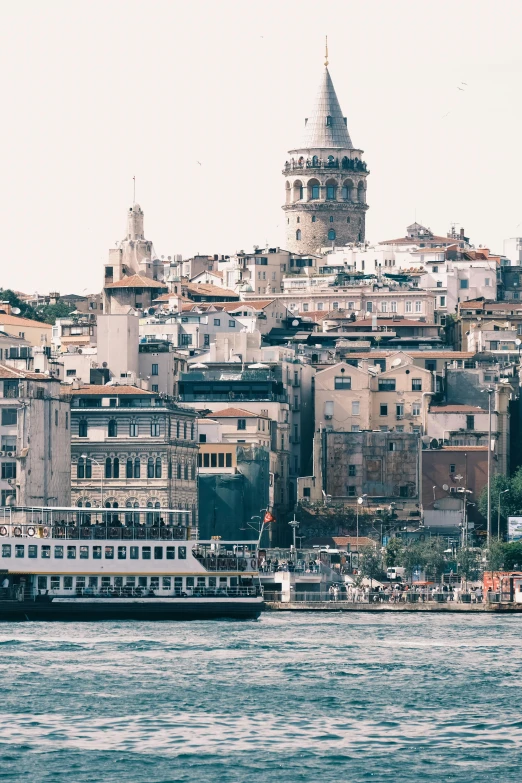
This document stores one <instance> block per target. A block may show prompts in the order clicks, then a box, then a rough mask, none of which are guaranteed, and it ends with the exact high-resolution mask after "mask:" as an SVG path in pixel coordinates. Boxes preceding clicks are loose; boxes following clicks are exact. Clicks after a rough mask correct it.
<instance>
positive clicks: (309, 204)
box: [283, 47, 369, 254]
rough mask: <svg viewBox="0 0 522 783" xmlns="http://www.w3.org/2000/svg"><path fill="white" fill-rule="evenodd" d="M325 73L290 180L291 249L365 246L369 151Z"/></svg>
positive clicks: (290, 163)
mask: <svg viewBox="0 0 522 783" xmlns="http://www.w3.org/2000/svg"><path fill="white" fill-rule="evenodd" d="M324 65H325V68H324V71H323V75H322V79H321V84H320V86H319V91H318V93H317V98H316V101H315V107H314V110H313V113H312V115H311V116H310V117H309V118H308V119H306V120H305V133H304V139H303V143H302V145H301V146H300V147H298V148H297V149H293V150H289V153H288V154H289V155H290V159H289V160H287V161H286V163H285V167H284V169H283V174H284V177H285V195H286V199H285V205H284V207H283V210H284V212H285V218H286V249H287V250H290V251H291V252H293V253H301V254H303V253H305V254H306V253H320V252H321V250H322V249H324V248H331V247H333V246H334V245H346V244H348V243H349V242H364V237H365V213H366V210H367V209H368V204H367V203H366V177H367V176H368V173H369V172H368V169H367V167H366V163H365V162H364V161H363V159H362V155H363V151H362V150H359V149H355V147H354V146H353V144H352V140H351V139H350V134H349V133H348V126H347V122H346V117H343V113H342V110H341V107H340V105H339V101H338V99H337V95H336V94H335V89H334V86H333V82H332V79H331V76H330V73H329V71H328V47H327V48H326V58H325V63H324Z"/></svg>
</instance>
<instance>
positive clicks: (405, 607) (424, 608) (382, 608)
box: [265, 601, 522, 614]
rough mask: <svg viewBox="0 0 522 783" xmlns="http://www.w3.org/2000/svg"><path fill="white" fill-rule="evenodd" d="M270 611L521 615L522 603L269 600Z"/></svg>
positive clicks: (267, 603) (268, 607) (267, 605)
mask: <svg viewBox="0 0 522 783" xmlns="http://www.w3.org/2000/svg"><path fill="white" fill-rule="evenodd" d="M265 606H266V611H272V612H446V613H448V612H453V613H455V614H456V613H460V612H474V613H477V612H488V613H489V612H495V613H499V612H501V613H510V614H521V613H522V604H516V603H489V602H484V603H473V604H468V603H458V602H456V601H449V602H447V603H437V602H436V601H426V602H424V603H417V602H415V603H411V602H406V601H405V602H398V603H393V604H392V603H387V602H382V603H368V602H366V603H363V602H358V603H354V602H352V601H285V602H283V601H267V602H266V604H265Z"/></svg>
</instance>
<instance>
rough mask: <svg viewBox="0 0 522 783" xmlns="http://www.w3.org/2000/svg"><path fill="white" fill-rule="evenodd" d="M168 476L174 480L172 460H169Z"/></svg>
mask: <svg viewBox="0 0 522 783" xmlns="http://www.w3.org/2000/svg"><path fill="white" fill-rule="evenodd" d="M168 476H169V479H171V478H172V460H171V459H169V467H168Z"/></svg>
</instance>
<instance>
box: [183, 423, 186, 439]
mask: <svg viewBox="0 0 522 783" xmlns="http://www.w3.org/2000/svg"><path fill="white" fill-rule="evenodd" d="M183 440H187V422H186V421H184V422H183Z"/></svg>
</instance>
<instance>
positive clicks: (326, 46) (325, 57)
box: [324, 36, 328, 67]
mask: <svg viewBox="0 0 522 783" xmlns="http://www.w3.org/2000/svg"><path fill="white" fill-rule="evenodd" d="M324 64H325V67H328V36H326V44H325V52H324Z"/></svg>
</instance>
